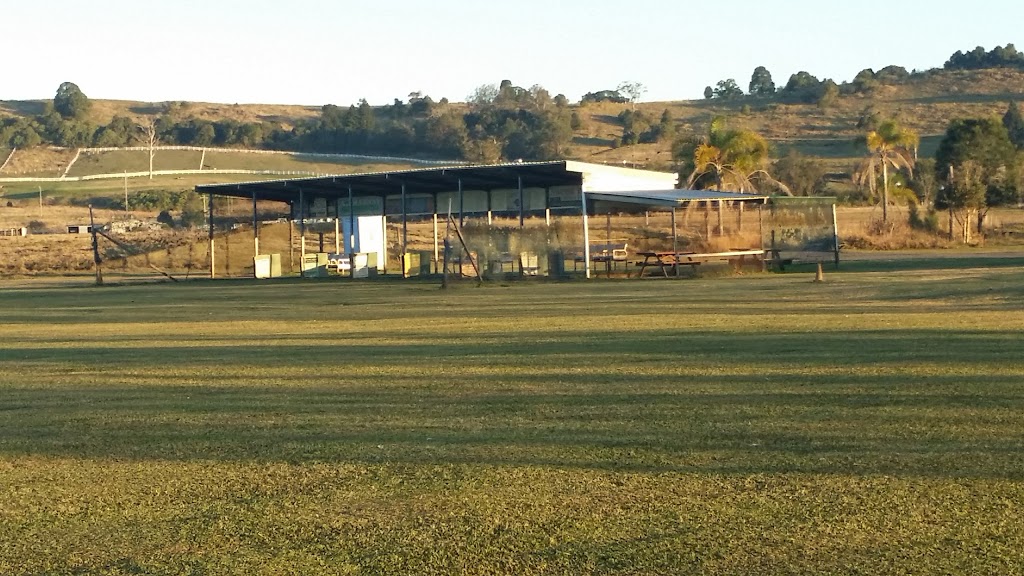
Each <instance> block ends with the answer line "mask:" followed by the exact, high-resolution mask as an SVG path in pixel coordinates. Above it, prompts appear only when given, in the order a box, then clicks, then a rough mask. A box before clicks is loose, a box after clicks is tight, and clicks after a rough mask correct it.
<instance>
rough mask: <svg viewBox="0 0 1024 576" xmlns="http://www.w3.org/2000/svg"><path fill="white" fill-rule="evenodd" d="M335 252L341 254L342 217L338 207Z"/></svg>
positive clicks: (335, 219)
mask: <svg viewBox="0 0 1024 576" xmlns="http://www.w3.org/2000/svg"><path fill="white" fill-rule="evenodd" d="M334 253H335V254H341V219H340V218H338V209H337V207H335V209H334Z"/></svg>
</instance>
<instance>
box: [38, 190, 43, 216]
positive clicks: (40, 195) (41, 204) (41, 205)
mask: <svg viewBox="0 0 1024 576" xmlns="http://www.w3.org/2000/svg"><path fill="white" fill-rule="evenodd" d="M42 217H43V187H42V186H39V218H42Z"/></svg>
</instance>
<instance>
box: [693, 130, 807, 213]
mask: <svg viewBox="0 0 1024 576" xmlns="http://www.w3.org/2000/svg"><path fill="white" fill-rule="evenodd" d="M768 153H769V146H768V142H767V141H766V140H765V139H764V138H763V137H762V136H761V135H760V134H757V133H756V132H751V131H749V130H730V129H728V128H727V127H726V125H725V118H724V117H722V116H718V117H715V118H714V119H713V120H712V121H711V126H710V128H709V130H708V133H707V134H705V135H702V136H699V137H689V138H683V139H680V140H678V141H676V143H675V145H674V146H673V156H674V157H675V159H676V160H678V161H680V162H681V163H682V166H681V170H680V174H679V175H680V178H681V179H682V178H685V179H686V185H687V187H689V188H698V189H701V188H714V189H715V190H722V188H723V186H727V187H729V188H732V189H734V190H736V191H738V192H749V191H756V190H757V187H758V184H768V185H771V186H773V187H774V188H776V189H778V190H781V191H782V192H784V193H785V194H787V195H790V196H792V193H791V192H790V191H789V188H787V187H786V186H785V185H784V184H782V183H781V182H779V181H777V180H775V179H774V178H772V177H771V175H770V174H768V171H767V169H766V168H767V167H768V160H769V158H768Z"/></svg>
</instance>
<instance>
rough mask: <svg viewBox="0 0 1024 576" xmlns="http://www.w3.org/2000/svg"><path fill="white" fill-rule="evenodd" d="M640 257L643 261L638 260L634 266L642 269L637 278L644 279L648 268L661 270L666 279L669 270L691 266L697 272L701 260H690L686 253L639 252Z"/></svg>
mask: <svg viewBox="0 0 1024 576" xmlns="http://www.w3.org/2000/svg"><path fill="white" fill-rule="evenodd" d="M637 255H638V256H643V257H644V259H643V260H638V261H636V262H634V264H635V265H636V266H637V267H638V268H639V269H640V270H639V272H638V273H637V278H643V276H644V270H646V269H648V268H658V269H660V270H661V275H662V276H664V277H665V278H668V277H669V274H668V271H669V269H672V270H678V268H679V267H680V266H689V267H690V270H691V271H696V269H697V266H700V261H699V260H688V259H687V258H686V257H687V256H688V254H686V253H684V252H666V251H661V252H656V251H652V252H637Z"/></svg>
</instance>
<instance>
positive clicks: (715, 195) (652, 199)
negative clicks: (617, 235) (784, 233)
mask: <svg viewBox="0 0 1024 576" xmlns="http://www.w3.org/2000/svg"><path fill="white" fill-rule="evenodd" d="M586 194H587V201H588V202H594V201H597V202H609V203H612V204H629V205H634V206H647V207H664V208H675V207H678V206H682V205H685V204H687V203H688V202H708V201H714V200H728V201H740V202H755V203H758V204H764V203H766V202H767V201H768V198H769V197H768V196H766V195H762V194H747V193H743V192H718V191H715V190H677V189H672V190H632V191H622V192H615V191H609V192H587V193H586Z"/></svg>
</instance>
